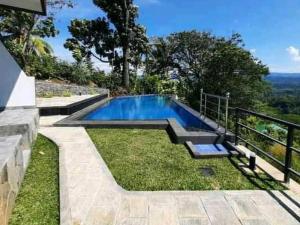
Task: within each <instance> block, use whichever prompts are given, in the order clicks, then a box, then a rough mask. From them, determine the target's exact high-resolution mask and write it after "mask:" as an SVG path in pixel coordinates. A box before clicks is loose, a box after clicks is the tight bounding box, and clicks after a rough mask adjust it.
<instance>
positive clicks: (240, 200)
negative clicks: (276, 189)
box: [226, 196, 262, 219]
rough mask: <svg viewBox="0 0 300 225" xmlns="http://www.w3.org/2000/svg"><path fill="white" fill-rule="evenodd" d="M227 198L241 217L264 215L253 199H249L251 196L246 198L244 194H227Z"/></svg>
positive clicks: (249, 217) (250, 217)
mask: <svg viewBox="0 0 300 225" xmlns="http://www.w3.org/2000/svg"><path fill="white" fill-rule="evenodd" d="M226 199H227V202H228V203H229V205H230V206H231V208H232V209H233V211H234V212H235V214H236V215H237V216H238V217H239V218H240V219H256V218H260V217H261V216H262V214H261V213H260V211H259V210H258V209H257V207H256V205H255V203H254V202H253V201H251V199H250V200H249V198H246V197H244V196H239V197H230V196H227V197H226Z"/></svg>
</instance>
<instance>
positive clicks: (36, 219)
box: [9, 135, 59, 225]
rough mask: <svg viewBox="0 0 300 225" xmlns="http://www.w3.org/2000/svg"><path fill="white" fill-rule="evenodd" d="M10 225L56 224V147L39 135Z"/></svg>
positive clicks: (57, 208)
mask: <svg viewBox="0 0 300 225" xmlns="http://www.w3.org/2000/svg"><path fill="white" fill-rule="evenodd" d="M9 224H10V225H23V224H24V225H58V224H59V185H58V148H57V146H56V145H55V144H54V143H52V142H51V141H49V140H48V139H46V138H45V137H43V136H41V135H39V136H38V138H37V140H36V142H35V144H34V146H33V150H32V158H31V163H30V165H29V167H28V169H27V171H26V175H25V179H24V182H23V184H22V187H21V190H20V192H19V194H18V197H17V200H16V205H15V208H14V210H13V215H12V217H11V220H10V223H9Z"/></svg>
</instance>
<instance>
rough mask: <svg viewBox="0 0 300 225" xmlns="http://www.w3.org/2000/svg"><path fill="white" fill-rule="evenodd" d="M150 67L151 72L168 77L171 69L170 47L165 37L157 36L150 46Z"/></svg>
mask: <svg viewBox="0 0 300 225" xmlns="http://www.w3.org/2000/svg"><path fill="white" fill-rule="evenodd" d="M150 48H151V50H150V55H149V59H148V60H149V62H148V63H149V64H150V65H149V67H150V68H149V69H150V70H151V73H154V74H158V75H161V76H164V77H168V73H169V70H170V60H171V58H170V55H171V54H170V47H169V45H168V43H167V41H166V40H165V39H164V38H155V39H153V41H152V44H151V46H150Z"/></svg>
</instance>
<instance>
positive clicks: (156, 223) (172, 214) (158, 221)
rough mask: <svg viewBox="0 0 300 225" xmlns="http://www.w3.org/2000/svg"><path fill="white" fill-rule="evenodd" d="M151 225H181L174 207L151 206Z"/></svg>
mask: <svg viewBox="0 0 300 225" xmlns="http://www.w3.org/2000/svg"><path fill="white" fill-rule="evenodd" d="M149 225H179V220H178V218H177V212H176V211H174V206H173V207H172V205H170V206H169V205H150V206H149Z"/></svg>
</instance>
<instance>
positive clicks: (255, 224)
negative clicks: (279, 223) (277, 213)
mask: <svg viewBox="0 0 300 225" xmlns="http://www.w3.org/2000/svg"><path fill="white" fill-rule="evenodd" d="M242 224H243V225H269V223H268V222H267V221H266V220H264V219H246V220H242Z"/></svg>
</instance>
